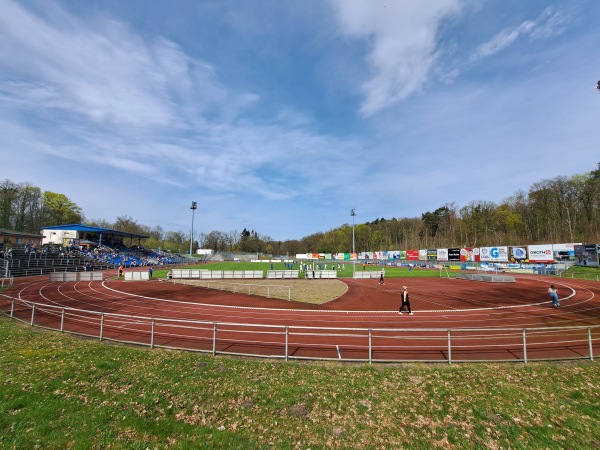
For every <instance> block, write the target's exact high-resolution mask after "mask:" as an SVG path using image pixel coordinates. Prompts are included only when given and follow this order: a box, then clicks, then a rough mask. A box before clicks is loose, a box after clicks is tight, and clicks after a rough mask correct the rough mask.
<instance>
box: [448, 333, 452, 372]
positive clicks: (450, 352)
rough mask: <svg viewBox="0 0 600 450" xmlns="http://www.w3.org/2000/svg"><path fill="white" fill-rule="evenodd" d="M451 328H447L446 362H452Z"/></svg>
mask: <svg viewBox="0 0 600 450" xmlns="http://www.w3.org/2000/svg"><path fill="white" fill-rule="evenodd" d="M451 332H452V330H450V329H448V364H452V338H451Z"/></svg>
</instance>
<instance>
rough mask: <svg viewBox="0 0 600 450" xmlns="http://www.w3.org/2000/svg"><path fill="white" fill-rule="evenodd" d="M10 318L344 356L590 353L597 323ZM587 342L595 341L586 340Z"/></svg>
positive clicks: (254, 351) (89, 315)
mask: <svg viewBox="0 0 600 450" xmlns="http://www.w3.org/2000/svg"><path fill="white" fill-rule="evenodd" d="M0 308H1V309H2V310H3V311H4V312H5V314H7V315H9V317H10V318H11V319H17V320H20V321H23V322H26V323H29V324H30V325H31V326H38V327H43V328H48V329H53V330H58V331H60V332H65V333H72V334H75V335H81V336H89V337H93V338H97V339H99V340H101V341H102V340H110V341H117V342H123V343H129V344H136V345H145V346H149V347H151V348H156V347H160V348H170V349H179V350H188V351H196V352H204V353H211V354H212V355H217V354H227V355H243V356H254V357H264V358H280V359H285V360H286V361H287V360H290V359H310V360H341V361H352V362H368V363H369V364H373V363H387V362H443V363H448V364H451V363H458V362H484V361H485V362H496V361H503V362H523V363H528V362H530V361H548V360H564V359H569V360H571V359H589V360H592V361H593V360H594V357H595V354H594V351H595V348H598V343H599V342H600V325H595V326H571V327H539V328H516V327H507V328H425V329H423V328H336V327H312V326H291V325H269V324H250V323H233V322H212V321H198V320H184V319H169V318H160V317H147V316H134V315H123V314H110V313H102V312H98V311H88V310H82V309H76V308H67V307H62V306H53V305H45V304H39V303H33V302H27V301H23V300H19V299H10V300H4V301H3V302H0ZM594 345H595V347H594Z"/></svg>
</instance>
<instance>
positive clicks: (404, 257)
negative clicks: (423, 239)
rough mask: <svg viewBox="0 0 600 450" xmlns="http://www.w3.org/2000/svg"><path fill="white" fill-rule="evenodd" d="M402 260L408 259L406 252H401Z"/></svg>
mask: <svg viewBox="0 0 600 450" xmlns="http://www.w3.org/2000/svg"><path fill="white" fill-rule="evenodd" d="M400 259H404V260H406V259H407V256H406V250H400Z"/></svg>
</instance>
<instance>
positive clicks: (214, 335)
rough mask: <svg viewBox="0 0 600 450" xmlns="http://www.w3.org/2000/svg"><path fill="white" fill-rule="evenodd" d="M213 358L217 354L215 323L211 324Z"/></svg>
mask: <svg viewBox="0 0 600 450" xmlns="http://www.w3.org/2000/svg"><path fill="white" fill-rule="evenodd" d="M212 354H213V356H215V355H216V354H217V322H213V351H212Z"/></svg>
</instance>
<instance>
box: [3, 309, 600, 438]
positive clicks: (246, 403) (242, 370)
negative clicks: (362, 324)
mask: <svg viewBox="0 0 600 450" xmlns="http://www.w3.org/2000/svg"><path fill="white" fill-rule="evenodd" d="M0 379H1V380H2V387H1V388H0V448H2V449H4V448H6V449H9V448H10V449H12V448H16V449H21V448H24V449H25V448H27V449H29V448H43V449H47V448H50V449H64V448H79V449H88V448H109V447H110V448H126V449H145V448H174V449H179V448H181V449H191V448H242V449H246V448H249V449H260V448H277V449H292V448H302V449H306V448H311V449H321V448H343V449H350V448H352V449H354V448H373V449H375V448H390V449H396V448H413V449H429V448H435V447H438V448H514V449H531V448H551V449H554V448H557V449H558V448H577V449H588V448H589V449H591V448H598V447H599V446H600V427H598V423H600V408H598V405H599V404H600V388H599V386H600V366H599V365H598V364H597V363H594V362H589V361H587V362H571V363H534V364H527V365H525V364H459V365H452V366H446V365H425V364H397V365H382V364H380V365H373V366H369V365H368V364H342V363H312V362H310V363H302V362H284V361H263V360H252V359H236V358H230V357H212V356H209V355H202V354H195V353H188V352H178V351H166V350H159V349H154V350H151V349H139V348H133V347H126V346H121V345H114V344H109V343H101V342H98V341H93V340H84V339H79V338H74V337H71V336H66V335H62V334H60V333H56V332H48V331H41V330H39V329H36V328H30V327H28V326H27V325H24V324H21V323H18V322H15V321H10V320H9V319H8V318H6V317H0Z"/></svg>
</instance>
